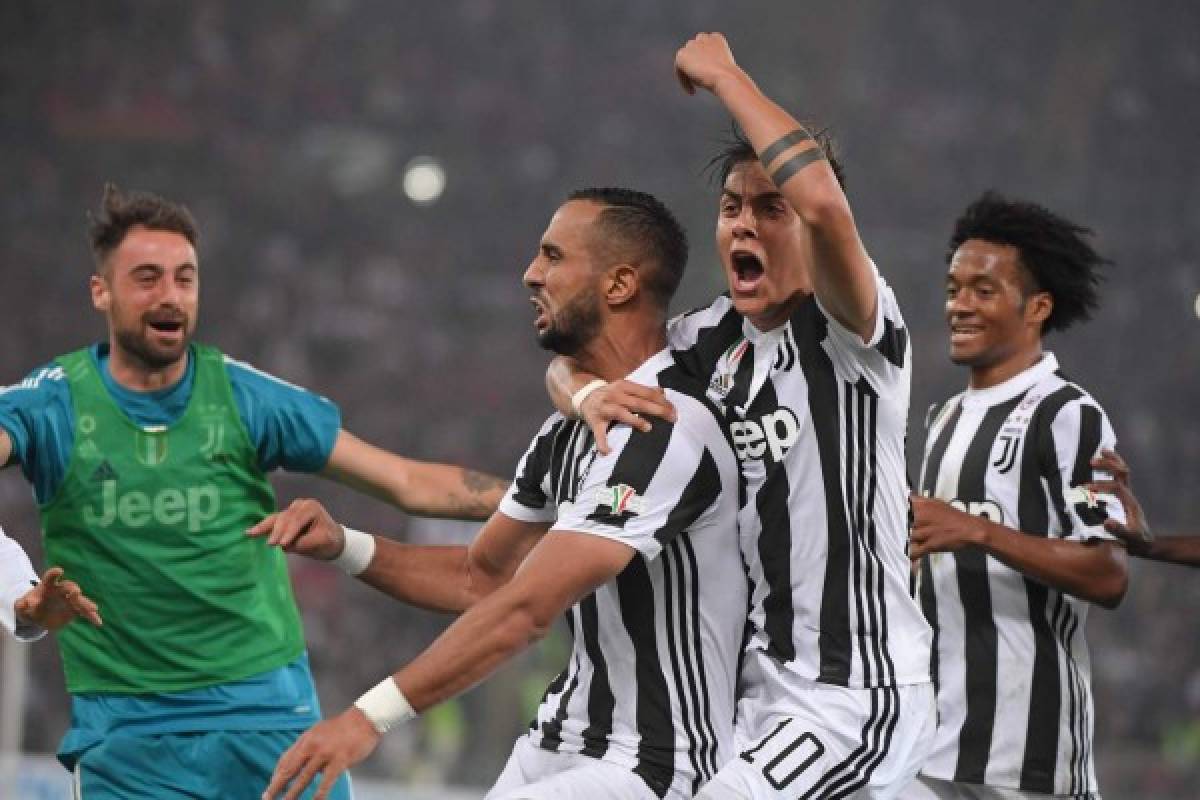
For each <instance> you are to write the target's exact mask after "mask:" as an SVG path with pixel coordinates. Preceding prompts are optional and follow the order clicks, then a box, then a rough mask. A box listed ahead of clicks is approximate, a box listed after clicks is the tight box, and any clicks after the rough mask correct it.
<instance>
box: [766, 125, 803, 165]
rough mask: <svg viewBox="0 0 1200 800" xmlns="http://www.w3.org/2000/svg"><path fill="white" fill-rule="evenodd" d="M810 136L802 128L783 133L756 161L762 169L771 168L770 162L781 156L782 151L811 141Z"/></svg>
mask: <svg viewBox="0 0 1200 800" xmlns="http://www.w3.org/2000/svg"><path fill="white" fill-rule="evenodd" d="M812 138H813V137H812V134H810V133H809V132H808V131H806V130H804V128H796V130H794V131H792V132H791V133H785V134H784V135H783V136H780V137H779V138H778V139H776V140H775V141H774V142H772V143H771V144H770V145H769V146H768V147H767V149H766V150H763V151H762V154H761V155H759V157H758V161H759V163H761V164H762V165H763V168H764V169H765V168H767V167H769V166H771V162H772V161H774V160H775V159H777V158H779V157H780V156H781V155H783V151H784V150H787V149H788V148H789V147H791V146H792V145H796V144H800V143H801V142H810V141H812Z"/></svg>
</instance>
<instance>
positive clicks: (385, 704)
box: [354, 676, 417, 736]
mask: <svg viewBox="0 0 1200 800" xmlns="http://www.w3.org/2000/svg"><path fill="white" fill-rule="evenodd" d="M354 707H355V708H357V709H358V710H359V711H361V712H362V713H363V716H365V717H366V718H367V721H368V722H370V723H371V727H373V728H374V729H375V730H376V731H377V732H378V733H379V735H380V736H382V735H383V734H385V733H387V732H388V731H389V730H391V729H392V728H394V727H395V726H397V725H399V724H400V723H402V722H408V721H409V720H410V719H413V718H415V717H416V716H417V712H415V711H413V707H412V705H410V704H409V702H408V698H407V697H405V696H404V693H403V692H401V691H400V687H399V686H397V685H396V681H395V680H393V679H392V678H391V677H390V676H389V677H387V678H384V679H383V680H382V681H380V682H379V683H378V684H377V685H376V686H375V687H373V688H371V689H368V690H367V691H366V692H365V693H364V694H363V696H362V697H360V698H358V699H357V700H355V701H354Z"/></svg>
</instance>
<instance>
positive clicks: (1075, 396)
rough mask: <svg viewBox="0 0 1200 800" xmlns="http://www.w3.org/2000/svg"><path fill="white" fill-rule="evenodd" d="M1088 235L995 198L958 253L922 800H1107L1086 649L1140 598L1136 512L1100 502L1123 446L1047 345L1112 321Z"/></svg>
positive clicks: (966, 231) (931, 428) (925, 481)
mask: <svg viewBox="0 0 1200 800" xmlns="http://www.w3.org/2000/svg"><path fill="white" fill-rule="evenodd" d="M1088 233H1090V232H1089V231H1088V230H1087V229H1085V228H1083V227H1081V226H1079V225H1076V224H1074V223H1072V222H1070V221H1069V220H1066V219H1064V218H1062V217H1060V216H1058V215H1057V214H1054V213H1052V212H1050V211H1048V210H1046V209H1045V208H1043V207H1041V206H1038V205H1035V204H1033V203H1026V202H1019V201H1013V200H1009V199H1006V198H1004V197H1001V196H1000V195H997V194H994V193H991V192H989V193H986V194H984V195H983V196H982V197H980V198H979V199H978V200H976V201H975V202H974V203H972V204H971V205H970V206H969V207H968V208H967V209H966V211H965V212H964V213H963V215H962V216H961V217H960V218H959V220H958V221H957V222H956V224H955V227H954V233H953V235H952V236H951V239H950V247H949V263H950V266H949V270H948V271H947V273H946V282H945V286H946V322H947V324H948V326H949V330H950V358H951V360H952V361H954V363H955V364H958V365H959V366H962V367H965V368H966V369H967V389H966V390H965V391H963V392H961V393H960V394H958V395H955V396H954V397H952V398H950V399H949V400H947V401H946V402H944V403H941V404H939V405H937V406H935V407H934V408H932V409H930V415H929V424H928V432H927V437H926V441H925V461H924V465H923V466H922V470H921V482H920V491H921V496H914V497H913V498H912V507H913V514H914V524H913V531H912V546H911V550H910V555H911V557H912V558H913V560H914V561H919V562H920V566H921V569H920V598H921V605H922V607H923V608H924V610H925V612H926V615H927V616H928V617H929V620H930V622H931V624H932V625H933V629H934V637H935V638H934V660H933V675H934V681H935V684H936V685H937V698H938V728H937V736H936V740H935V744H934V748H933V752H932V754H931V756H930V758H929V760H928V761H927V762H926V764H925V766H924V767H923V768H922V774H921V777H920V778H919V779H918V781H917V782H915V783H914V784H912V786H911V787H910V788H909V790H907V791H906V793H905V794H904V795H903V796H904V797H905V798H913V800H916V799H917V798H963V799H964V800H966V799H967V798H989V799H990V798H996V799H997V800H1001V799H1002V798H1017V797H1030V798H1033V797H1038V798H1044V797H1062V798H1066V797H1072V798H1080V797H1082V798H1098V797H1099V788H1098V786H1097V784H1096V773H1095V764H1094V761H1093V757H1092V730H1093V723H1092V697H1091V677H1090V672H1091V668H1090V663H1089V656H1088V651H1087V643H1086V641H1085V640H1084V633H1083V631H1084V624H1085V620H1086V616H1087V609H1088V604H1089V603H1096V604H1098V605H1101V606H1103V607H1105V608H1113V607H1115V606H1116V605H1117V604H1118V603H1120V602H1121V598H1122V596H1123V595H1124V593H1125V586H1126V581H1127V575H1126V558H1125V551H1124V549H1123V548H1122V547H1121V546H1120V545H1119V544H1118V543H1117V542H1115V541H1114V536H1113V533H1112V532H1111V531H1110V530H1108V529H1106V527H1105V522H1106V519H1107V518H1108V517H1109V516H1110V515H1111V516H1112V517H1113V519H1112V520H1111V521H1109V525H1110V527H1111V526H1117V525H1120V524H1121V522H1122V521H1123V519H1124V516H1123V514H1122V512H1121V508H1120V504H1119V503H1118V502H1116V500H1115V499H1113V498H1112V497H1111V496H1107V495H1097V494H1096V493H1095V492H1093V491H1092V490H1091V488H1090V487H1091V485H1093V484H1094V483H1095V482H1100V483H1104V482H1106V481H1108V480H1110V479H1111V476H1108V475H1106V474H1105V473H1103V472H1100V471H1099V470H1098V469H1097V466H1096V465H1100V466H1101V467H1103V466H1104V465H1106V464H1108V463H1111V462H1109V461H1108V459H1104V457H1103V456H1102V451H1110V450H1112V448H1113V447H1114V445H1115V436H1114V435H1113V431H1112V426H1111V425H1110V424H1109V422H1108V418H1107V417H1106V416H1105V414H1104V411H1103V410H1102V409H1101V408H1100V406H1099V405H1098V404H1097V403H1096V401H1095V400H1094V399H1092V397H1091V396H1090V395H1089V394H1088V393H1087V392H1086V391H1084V390H1083V388H1082V387H1080V386H1079V385H1078V384H1077V383H1074V382H1072V381H1071V380H1070V379H1068V378H1067V377H1066V376H1065V375H1064V374H1063V373H1062V372H1061V371H1060V369H1059V366H1058V361H1057V360H1056V359H1055V357H1054V354H1053V353H1049V352H1046V351H1045V350H1044V349H1043V343H1042V340H1043V337H1044V336H1045V335H1046V334H1047V333H1049V332H1051V331H1056V330H1065V329H1066V328H1069V327H1070V326H1071V325H1073V324H1074V323H1076V322H1079V321H1081V320H1085V319H1087V318H1088V317H1089V316H1090V314H1091V312H1092V310H1093V309H1094V308H1095V307H1096V305H1097V292H1096V286H1097V283H1098V273H1099V268H1100V267H1101V265H1102V264H1103V263H1104V259H1103V258H1101V257H1100V256H1099V255H1098V254H1097V253H1096V251H1095V250H1094V249H1093V248H1092V245H1091V244H1090V242H1089V241H1088V239H1087V234H1088ZM1098 458H1099V459H1103V460H1100V461H1096V459H1098ZM1093 462H1095V463H1093Z"/></svg>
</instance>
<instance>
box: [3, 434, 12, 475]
mask: <svg viewBox="0 0 1200 800" xmlns="http://www.w3.org/2000/svg"><path fill="white" fill-rule="evenodd" d="M12 452H13V444H12V438H11V437H9V435H8V431H6V430H4V429H3V428H0V469H3V468H5V467H7V466H8V464H9V459H10V458H12Z"/></svg>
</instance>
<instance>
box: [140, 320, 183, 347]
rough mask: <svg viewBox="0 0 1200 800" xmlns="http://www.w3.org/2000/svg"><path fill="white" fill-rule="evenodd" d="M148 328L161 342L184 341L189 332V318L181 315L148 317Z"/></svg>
mask: <svg viewBox="0 0 1200 800" xmlns="http://www.w3.org/2000/svg"><path fill="white" fill-rule="evenodd" d="M146 326H147V327H148V328H150V330H151V331H152V332H153V333H154V334H155V338H157V339H159V340H160V341H165V342H175V341H179V340H182V339H183V336H184V333H185V332H186V330H187V317H184V316H182V315H179V314H156V315H151V316H148V317H146Z"/></svg>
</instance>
